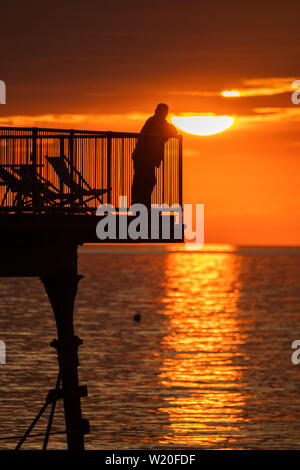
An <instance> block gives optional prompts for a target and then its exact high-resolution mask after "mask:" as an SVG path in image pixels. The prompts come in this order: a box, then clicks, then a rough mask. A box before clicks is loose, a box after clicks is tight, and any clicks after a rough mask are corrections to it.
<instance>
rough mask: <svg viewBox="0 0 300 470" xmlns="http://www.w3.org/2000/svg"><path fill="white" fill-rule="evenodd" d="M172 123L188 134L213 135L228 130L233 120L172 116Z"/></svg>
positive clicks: (216, 117)
mask: <svg viewBox="0 0 300 470" xmlns="http://www.w3.org/2000/svg"><path fill="white" fill-rule="evenodd" d="M171 121H172V123H173V124H174V125H175V126H176V127H178V128H179V129H181V130H182V131H184V132H187V133H188V134H193V135H202V136H204V135H214V134H218V133H220V132H224V131H226V130H227V129H229V128H230V127H231V126H232V125H233V123H234V118H232V117H230V116H173V117H171Z"/></svg>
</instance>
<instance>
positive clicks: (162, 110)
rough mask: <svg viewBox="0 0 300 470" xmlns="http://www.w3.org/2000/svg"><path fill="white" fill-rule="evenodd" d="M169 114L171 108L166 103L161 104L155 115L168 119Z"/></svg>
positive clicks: (157, 107)
mask: <svg viewBox="0 0 300 470" xmlns="http://www.w3.org/2000/svg"><path fill="white" fill-rule="evenodd" d="M168 113H169V106H168V105H167V104H165V103H159V104H158V105H157V106H156V109H155V115H156V116H158V117H160V118H164V119H165V118H166V117H167V116H168Z"/></svg>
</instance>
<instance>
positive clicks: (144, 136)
mask: <svg viewBox="0 0 300 470" xmlns="http://www.w3.org/2000/svg"><path fill="white" fill-rule="evenodd" d="M168 112H169V108H168V106H167V105H166V104H164V103H159V104H158V105H157V107H156V109H155V114H154V115H153V116H151V117H150V118H149V119H147V121H146V123H145V124H144V126H143V128H142V130H141V132H140V135H139V138H138V142H137V145H136V147H135V149H134V151H133V154H132V158H133V161H134V178H133V183H132V200H131V201H132V204H134V203H141V204H144V205H145V206H147V207H150V206H151V194H152V191H153V188H154V186H155V183H156V175H155V169H156V168H159V167H160V165H161V163H162V161H163V160H164V148H165V143H166V142H167V141H168V139H169V138H170V137H175V136H176V135H177V130H176V128H175V127H174V126H173V125H172V124H169V123H168V122H167V120H166V117H167V115H168Z"/></svg>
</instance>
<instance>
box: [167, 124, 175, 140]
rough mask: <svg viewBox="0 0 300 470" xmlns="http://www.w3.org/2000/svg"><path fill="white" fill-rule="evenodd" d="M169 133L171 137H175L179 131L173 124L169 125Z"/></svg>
mask: <svg viewBox="0 0 300 470" xmlns="http://www.w3.org/2000/svg"><path fill="white" fill-rule="evenodd" d="M168 133H169V136H170V137H175V136H176V135H177V129H176V127H175V126H173V124H169V123H168Z"/></svg>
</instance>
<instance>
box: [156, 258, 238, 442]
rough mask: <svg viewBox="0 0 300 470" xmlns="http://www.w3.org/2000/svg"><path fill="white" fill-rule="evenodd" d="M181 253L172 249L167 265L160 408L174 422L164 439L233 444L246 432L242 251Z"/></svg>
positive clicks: (171, 422)
mask: <svg viewBox="0 0 300 470" xmlns="http://www.w3.org/2000/svg"><path fill="white" fill-rule="evenodd" d="M228 251H231V250H228ZM187 256H189V259H186V257H187ZM184 258H185V260H183V259H182V256H179V254H176V253H173V254H170V256H169V257H168V263H167V268H166V273H167V278H168V281H167V285H166V296H165V314H166V315H167V316H168V319H169V328H168V332H167V335H166V336H164V337H163V338H162V342H161V343H162V349H163V351H164V357H163V359H162V366H161V370H160V374H159V380H160V382H161V384H162V385H163V386H164V387H165V388H166V397H165V398H164V402H165V405H164V406H163V407H162V408H161V410H160V411H161V412H163V413H166V412H167V413H168V415H169V421H170V425H168V427H167V429H166V434H165V436H164V437H163V438H162V440H161V442H162V443H164V444H174V443H176V444H177V445H184V446H191V447H192V446H194V445H206V444H208V443H209V444H210V446H211V442H214V443H215V445H217V444H218V443H220V442H222V443H223V447H224V446H225V447H226V442H224V441H226V440H227V445H228V447H230V440H232V439H234V435H235V433H237V432H239V436H241V429H240V427H239V426H240V424H239V423H241V422H242V416H241V415H242V412H243V405H244V403H245V397H246V395H245V391H244V390H241V388H242V384H243V365H242V364H241V363H240V361H239V360H238V358H239V356H241V355H242V353H241V351H240V349H239V346H240V345H241V344H242V343H243V342H244V340H245V338H244V337H243V332H242V331H241V329H240V326H239V323H238V319H237V315H236V312H237V300H238V298H239V281H238V274H239V259H238V257H235V256H233V255H232V254H226V253H222V254H220V253H218V255H214V254H211V253H210V254H204V253H202V254H196V253H191V254H187V255H186V256H185V257H184ZM220 273H221V275H220ZM221 276H222V277H221ZM178 279H180V280H181V282H180V283H179V282H178ZM224 279H225V281H224ZM224 282H225V283H226V285H224ZM220 283H222V285H220ZM195 296H197V302H195ZM195 305H197V307H195ZM229 432H230V436H231V437H230V439H228V434H229ZM224 444H225V445H224Z"/></svg>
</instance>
